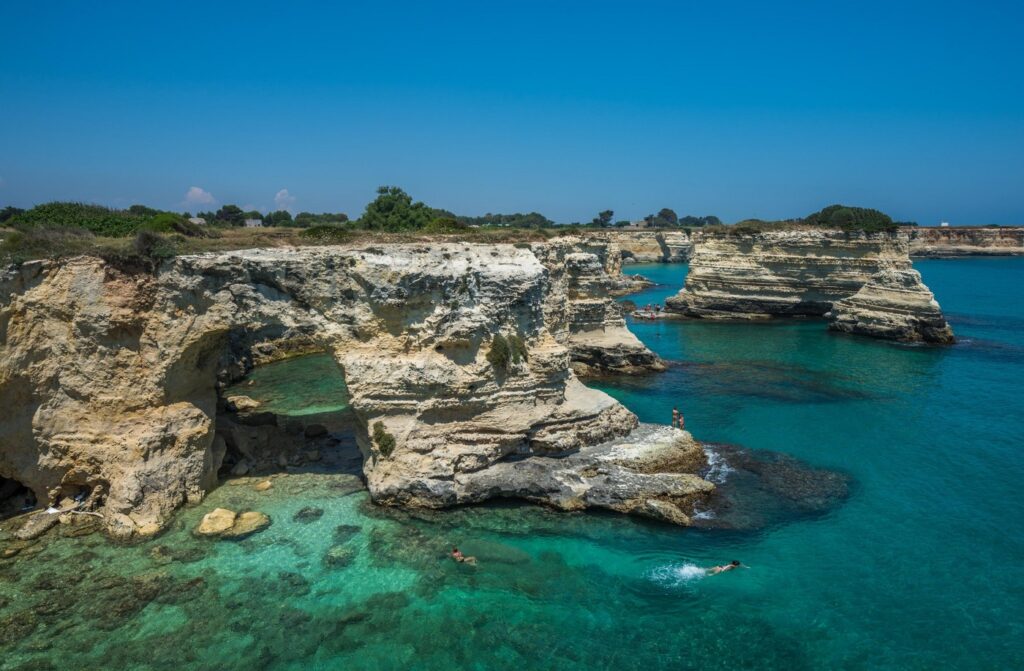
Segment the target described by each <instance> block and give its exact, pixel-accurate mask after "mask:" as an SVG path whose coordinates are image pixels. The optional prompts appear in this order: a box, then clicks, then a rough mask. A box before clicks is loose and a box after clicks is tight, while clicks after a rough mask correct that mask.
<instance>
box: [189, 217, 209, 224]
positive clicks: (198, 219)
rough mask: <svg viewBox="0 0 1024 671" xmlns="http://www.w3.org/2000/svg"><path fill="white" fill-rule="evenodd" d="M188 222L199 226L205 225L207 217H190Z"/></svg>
mask: <svg viewBox="0 0 1024 671" xmlns="http://www.w3.org/2000/svg"><path fill="white" fill-rule="evenodd" d="M188 223H190V224H196V225H197V226H205V225H206V219H203V218H202V217H190V218H189V220H188Z"/></svg>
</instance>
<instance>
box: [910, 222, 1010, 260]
mask: <svg viewBox="0 0 1024 671" xmlns="http://www.w3.org/2000/svg"><path fill="white" fill-rule="evenodd" d="M907 234H908V235H909V237H910V255H911V256H930V257H940V258H941V257H956V256H1019V255H1024V227H1019V226H1016V227H1010V226H999V227H991V228H990V227H977V226H941V227H927V228H911V229H909V230H908V231H907Z"/></svg>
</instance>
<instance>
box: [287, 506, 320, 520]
mask: <svg viewBox="0 0 1024 671" xmlns="http://www.w3.org/2000/svg"><path fill="white" fill-rule="evenodd" d="M323 514H324V510H323V508H314V507H313V506H307V507H305V508H303V509H302V510H300V511H299V512H297V513H295V515H294V516H292V520H293V521H295V522H301V523H302V524H309V523H310V522H315V521H317V520H318V519H320V518H321V517H323Z"/></svg>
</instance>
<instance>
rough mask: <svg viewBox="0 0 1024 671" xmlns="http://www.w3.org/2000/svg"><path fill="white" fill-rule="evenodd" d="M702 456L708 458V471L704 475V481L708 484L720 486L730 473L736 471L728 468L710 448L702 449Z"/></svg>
mask: <svg viewBox="0 0 1024 671" xmlns="http://www.w3.org/2000/svg"><path fill="white" fill-rule="evenodd" d="M704 454H705V455H706V456H707V458H708V470H707V473H705V474H704V479H705V480H708V481H710V482H713V483H715V484H716V485H720V484H722V483H723V482H725V479H726V478H727V477H729V474H730V473H733V472H734V471H735V470H736V469H735V468H733V467H732V466H730V465H729V464H728V463H727V462H726V461H725V457H723V456H722V455H721V454H719V453H718V452H715V451H714V450H712V449H711V448H710V447H707V446H705V447H704Z"/></svg>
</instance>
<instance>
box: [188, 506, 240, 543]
mask: <svg viewBox="0 0 1024 671" xmlns="http://www.w3.org/2000/svg"><path fill="white" fill-rule="evenodd" d="M237 517H238V515H237V514H236V513H235V512H234V511H232V510H228V509H226V508H216V509H215V510H213V511H212V512H209V513H206V514H205V515H203V520H202V521H201V522H200V523H199V526H198V527H196V533H197V534H199V535H200V536H221V535H223V534H224V533H225V532H226V531H228V530H229V529H231V527H232V526H234V524H235V519H236V518H237Z"/></svg>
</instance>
